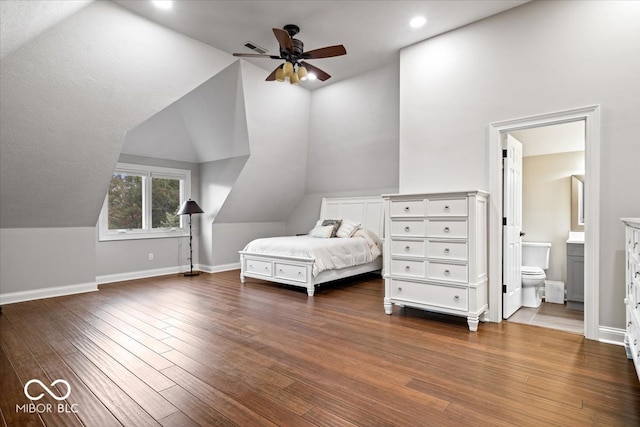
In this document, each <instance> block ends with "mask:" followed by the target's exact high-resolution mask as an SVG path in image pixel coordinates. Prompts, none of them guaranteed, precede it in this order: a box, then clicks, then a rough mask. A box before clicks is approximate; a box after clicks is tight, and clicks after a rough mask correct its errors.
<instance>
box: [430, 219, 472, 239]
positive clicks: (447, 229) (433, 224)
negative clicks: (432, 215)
mask: <svg viewBox="0 0 640 427" xmlns="http://www.w3.org/2000/svg"><path fill="white" fill-rule="evenodd" d="M427 223H428V224H427V235H428V236H429V237H441V238H447V237H449V238H455V239H458V238H465V239H466V238H467V235H468V232H467V220H461V221H452V220H442V221H440V220H433V219H431V220H429V221H427Z"/></svg>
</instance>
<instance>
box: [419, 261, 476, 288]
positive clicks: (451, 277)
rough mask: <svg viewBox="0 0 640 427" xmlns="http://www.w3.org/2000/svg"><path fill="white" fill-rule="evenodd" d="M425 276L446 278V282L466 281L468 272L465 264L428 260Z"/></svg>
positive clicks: (436, 278)
mask: <svg viewBox="0 0 640 427" xmlns="http://www.w3.org/2000/svg"><path fill="white" fill-rule="evenodd" d="M427 278H428V279H434V280H446V281H448V282H459V283H467V281H468V280H469V273H468V268H467V265H460V264H447V263H445V262H429V266H428V267H427Z"/></svg>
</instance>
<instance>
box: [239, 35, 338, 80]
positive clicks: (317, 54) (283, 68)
mask: <svg viewBox="0 0 640 427" xmlns="http://www.w3.org/2000/svg"><path fill="white" fill-rule="evenodd" d="M298 32H300V27H298V26H297V25H293V24H289V25H285V26H284V27H283V29H280V28H274V29H273V34H274V35H275V36H276V39H277V40H278V43H279V45H280V56H278V55H264V54H260V53H234V54H233V56H240V57H251V58H271V59H280V60H284V61H285V63H284V64H282V65H280V66H279V67H278V68H276V69H275V70H273V72H272V73H271V74H269V76H267V78H266V80H267V81H273V80H277V81H281V82H282V81H284V79H285V78H287V77H288V78H289V81H290V82H291V83H292V84H297V83H298V82H299V81H304V80H306V79H307V77H308V73H313V74H315V76H316V77H317V78H318V79H319V80H321V81H325V80H327V79H329V78H330V77H331V76H330V75H329V74H327V73H326V72H324V71H322V70H321V69H320V68H318V67H315V66H313V65H311V64H309V63H308V62H306V60H308V59H320V58H331V57H333V56H340V55H346V54H347V50H346V49H345V48H344V46H343V45H341V44H339V45H335V46H327V47H322V48H320V49H314V50H310V51H308V52H305V51H304V45H303V43H302V42H301V41H300V40H298V39H294V38H293V36H295V35H296V34H298Z"/></svg>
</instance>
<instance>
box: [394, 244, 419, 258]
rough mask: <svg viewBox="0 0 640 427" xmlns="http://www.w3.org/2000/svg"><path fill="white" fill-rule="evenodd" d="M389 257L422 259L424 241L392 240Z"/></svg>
mask: <svg viewBox="0 0 640 427" xmlns="http://www.w3.org/2000/svg"><path fill="white" fill-rule="evenodd" d="M391 256H411V257H420V258H424V256H425V242H424V240H392V241H391Z"/></svg>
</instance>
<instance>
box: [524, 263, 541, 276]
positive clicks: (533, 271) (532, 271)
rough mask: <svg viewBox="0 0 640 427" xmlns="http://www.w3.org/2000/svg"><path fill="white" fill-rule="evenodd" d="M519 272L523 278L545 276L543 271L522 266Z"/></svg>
mask: <svg viewBox="0 0 640 427" xmlns="http://www.w3.org/2000/svg"><path fill="white" fill-rule="evenodd" d="M520 271H521V273H522V275H523V276H545V274H544V270H543V269H541V268H540V267H529V266H528V265H523V266H522V267H521V268H520Z"/></svg>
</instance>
